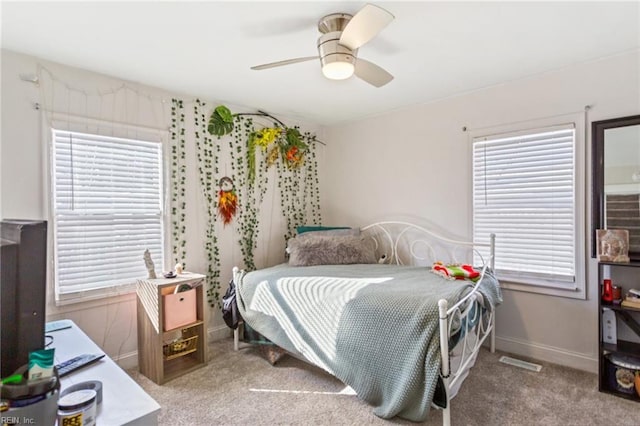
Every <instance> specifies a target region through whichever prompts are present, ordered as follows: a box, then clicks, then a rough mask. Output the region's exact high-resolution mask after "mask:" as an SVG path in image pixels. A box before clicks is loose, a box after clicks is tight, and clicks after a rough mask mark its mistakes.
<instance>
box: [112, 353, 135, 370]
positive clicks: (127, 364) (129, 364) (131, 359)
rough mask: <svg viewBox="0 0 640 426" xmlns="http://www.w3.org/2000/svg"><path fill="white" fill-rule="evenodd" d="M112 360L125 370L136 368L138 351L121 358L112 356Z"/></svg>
mask: <svg viewBox="0 0 640 426" xmlns="http://www.w3.org/2000/svg"><path fill="white" fill-rule="evenodd" d="M111 359H112V360H114V361H115V363H116V364H118V365H119V366H120V368H122V369H123V370H128V369H130V368H136V367H137V366H138V351H132V352H127V353H126V354H122V355H120V356H112V357H111Z"/></svg>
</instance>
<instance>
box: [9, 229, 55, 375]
mask: <svg viewBox="0 0 640 426" xmlns="http://www.w3.org/2000/svg"><path fill="white" fill-rule="evenodd" d="M0 250H1V253H0V319H1V321H2V322H1V323H0V353H1V357H0V374H1V375H2V377H6V376H9V375H10V374H12V373H13V372H14V371H15V370H16V369H17V368H19V367H20V366H22V365H24V364H27V363H28V361H29V352H31V351H34V350H37V349H42V348H43V347H44V340H45V339H44V324H45V309H46V294H47V222H46V221H32V220H3V221H1V222H0Z"/></svg>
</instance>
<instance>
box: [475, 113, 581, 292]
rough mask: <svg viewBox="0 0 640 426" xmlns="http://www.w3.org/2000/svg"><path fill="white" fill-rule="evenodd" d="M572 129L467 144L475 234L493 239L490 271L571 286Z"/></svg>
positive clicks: (510, 277)
mask: <svg viewBox="0 0 640 426" xmlns="http://www.w3.org/2000/svg"><path fill="white" fill-rule="evenodd" d="M574 154H575V131H574V128H573V126H567V127H565V128H554V129H547V130H538V131H532V132H526V133H524V134H517V135H497V136H490V137H482V138H476V139H474V140H473V236H474V240H475V241H477V242H488V238H489V234H490V233H495V234H496V259H495V261H496V272H497V274H498V276H499V277H500V278H503V279H506V280H509V281H512V282H519V283H525V284H533V285H541V286H550V287H558V288H571V289H574V288H575V284H574V282H575V275H576V238H575V236H576V202H575V155H574Z"/></svg>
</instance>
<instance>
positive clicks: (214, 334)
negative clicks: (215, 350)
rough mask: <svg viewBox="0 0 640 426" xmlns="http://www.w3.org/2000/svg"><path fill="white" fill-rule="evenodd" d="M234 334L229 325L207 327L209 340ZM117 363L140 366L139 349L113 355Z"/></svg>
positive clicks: (133, 366) (125, 365) (121, 366)
mask: <svg viewBox="0 0 640 426" xmlns="http://www.w3.org/2000/svg"><path fill="white" fill-rule="evenodd" d="M232 335H233V330H231V329H230V328H229V327H227V326H219V327H213V328H209V329H207V338H208V341H209V342H215V341H216V340H222V339H226V338H228V337H231V336H232ZM111 359H113V360H114V361H115V362H116V364H118V365H119V366H120V368H122V369H123V370H127V369H130V368H136V367H138V351H132V352H128V353H126V354H122V355H120V356H112V357H111Z"/></svg>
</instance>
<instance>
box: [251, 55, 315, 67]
mask: <svg viewBox="0 0 640 426" xmlns="http://www.w3.org/2000/svg"><path fill="white" fill-rule="evenodd" d="M313 59H318V57H317V56H305V57H304V58H295V59H286V60H284V61H278V62H271V63H269V64H262V65H256V66H254V67H251V69H252V70H266V69H267V68H275V67H281V66H283V65H290V64H297V63H298V62H306V61H311V60H313Z"/></svg>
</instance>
